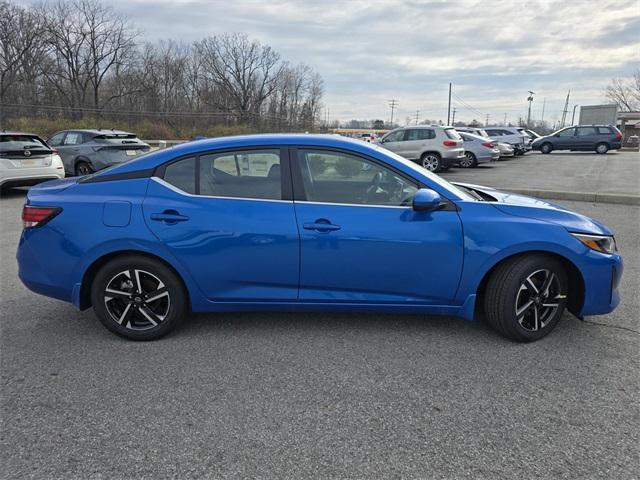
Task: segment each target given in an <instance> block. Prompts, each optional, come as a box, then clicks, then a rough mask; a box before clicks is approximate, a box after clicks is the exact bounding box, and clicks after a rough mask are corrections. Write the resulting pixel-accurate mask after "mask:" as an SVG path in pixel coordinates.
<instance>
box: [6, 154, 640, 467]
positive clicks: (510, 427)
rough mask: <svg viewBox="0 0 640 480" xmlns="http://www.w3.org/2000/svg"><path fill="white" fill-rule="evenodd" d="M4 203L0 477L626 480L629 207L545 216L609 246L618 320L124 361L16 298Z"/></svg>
mask: <svg viewBox="0 0 640 480" xmlns="http://www.w3.org/2000/svg"><path fill="white" fill-rule="evenodd" d="M519 161H520V159H516V160H515V161H514V162H519ZM525 161H526V157H525ZM464 173H465V175H466V174H467V172H464ZM456 175H457V174H456ZM479 183H480V182H479ZM485 183H486V182H485ZM23 201H24V194H23V193H20V192H13V193H11V194H9V195H8V196H6V197H4V198H2V200H0V221H1V222H2V225H3V228H2V230H1V231H0V286H1V292H2V296H1V306H0V307H1V308H0V312H1V313H0V315H1V318H0V349H1V350H0V354H1V363H2V365H1V366H2V393H1V395H2V423H3V424H2V434H1V444H2V458H1V459H0V463H1V465H2V467H1V469H2V471H1V473H0V476H1V477H3V478H11V479H15V478H37V479H40V478H47V479H51V478H56V479H57V478H64V479H69V478H82V479H92V478H94V479H110V478H154V479H156V478H167V477H178V478H219V477H244V478H254V477H256V478H308V477H314V478H330V477H331V478H347V477H349V478H407V477H412V478H418V477H420V478H474V479H475V478H491V479H496V478H553V479H561V478H603V479H612V478H616V479H630V478H637V476H638V471H639V470H638V468H639V466H640V465H639V461H638V458H639V453H640V451H639V447H638V445H639V444H640V438H639V437H640V433H639V432H640V429H639V428H638V427H639V418H640V405H639V399H640V388H639V369H638V365H639V360H640V355H639V352H640V348H639V346H640V342H639V338H640V334H639V332H640V325H639V323H640V296H638V292H639V291H640V258H639V256H640V238H639V236H638V222H639V221H640V207H637V206H629V205H612V204H600V203H599V204H589V203H578V202H556V203H562V204H564V205H566V206H567V207H570V208H572V209H575V210H577V211H579V212H582V213H584V214H587V215H590V216H593V217H595V218H598V219H600V220H603V221H604V222H605V223H607V224H608V225H609V226H610V227H612V228H613V229H614V230H615V232H616V235H617V238H618V243H619V248H620V250H621V252H622V255H623V256H624V261H625V273H624V276H623V280H622V284H621V295H622V303H621V305H620V307H619V308H618V309H617V310H616V311H615V312H614V313H612V314H609V315H605V316H602V317H590V318H588V319H587V322H582V321H580V320H578V319H576V318H574V317H572V316H571V315H565V317H564V318H563V319H562V322H561V323H560V325H559V326H558V328H557V329H556V330H555V331H554V332H553V333H552V334H551V335H550V336H548V337H547V338H545V339H544V340H542V341H540V342H537V343H534V344H527V345H523V344H516V343H512V342H509V341H507V340H504V339H503V338H501V337H499V336H498V335H496V334H495V333H493V331H491V330H490V329H489V328H488V327H487V326H485V325H484V324H482V323H469V322H465V321H463V320H459V319H454V318H439V317H425V316H417V315H413V316H398V315H383V314H345V313H340V314H290V313H286V314H285V313H269V314H265V313H256V314H248V313H247V314H216V315H202V316H197V317H194V318H192V319H191V320H190V321H189V322H187V323H186V324H185V325H184V326H183V328H181V329H180V330H179V331H177V332H176V333H175V334H173V335H171V336H170V337H167V338H166V339H163V340H161V341H157V342H152V343H132V342H128V341H125V340H122V339H120V338H118V337H115V336H113V335H112V334H110V333H109V332H107V331H106V330H105V329H104V328H103V327H102V326H101V325H100V324H99V322H98V321H97V319H96V318H95V317H94V315H93V313H92V312H91V311H87V312H84V313H80V312H77V311H76V310H75V309H74V308H73V307H72V306H71V305H68V304H65V303H62V302H58V301H55V300H52V299H49V298H45V297H40V296H37V295H35V294H32V293H31V292H29V291H28V290H26V289H25V288H24V287H23V286H22V285H21V283H20V282H19V280H18V278H17V275H16V263H15V259H14V253H15V248H16V244H17V241H18V238H19V234H20V229H21V224H20V218H19V217H20V209H21V206H22V203H23Z"/></svg>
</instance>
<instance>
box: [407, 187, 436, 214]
mask: <svg viewBox="0 0 640 480" xmlns="http://www.w3.org/2000/svg"><path fill="white" fill-rule="evenodd" d="M440 201H441V198H440V194H439V193H438V192H436V191H434V190H431V189H429V188H421V189H420V190H418V191H417V192H416V194H415V195H414V197H413V209H414V210H415V211H416V212H431V211H433V210H436V209H437V208H438V207H439V206H440Z"/></svg>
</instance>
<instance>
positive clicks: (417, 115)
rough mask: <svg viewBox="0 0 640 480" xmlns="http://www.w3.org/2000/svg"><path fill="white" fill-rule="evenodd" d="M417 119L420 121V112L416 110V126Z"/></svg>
mask: <svg viewBox="0 0 640 480" xmlns="http://www.w3.org/2000/svg"><path fill="white" fill-rule="evenodd" d="M419 119H420V110H416V125H417V124H418V120H419Z"/></svg>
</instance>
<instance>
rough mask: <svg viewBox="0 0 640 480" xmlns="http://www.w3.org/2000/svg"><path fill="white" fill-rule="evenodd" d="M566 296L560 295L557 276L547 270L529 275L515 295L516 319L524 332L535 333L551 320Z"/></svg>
mask: <svg viewBox="0 0 640 480" xmlns="http://www.w3.org/2000/svg"><path fill="white" fill-rule="evenodd" d="M565 298H566V295H563V294H562V291H561V287H560V280H559V279H558V276H557V275H556V274H555V273H554V272H552V271H551V270H548V269H541V270H536V271H535V272H533V273H532V274H531V275H529V276H528V277H527V278H526V279H525V280H524V282H522V285H520V288H519V289H518V293H517V294H516V304H515V310H516V318H517V320H518V323H519V324H520V326H521V327H522V328H524V329H525V330H529V331H530V332H536V331H538V330H542V329H543V328H545V327H546V326H547V325H548V324H549V322H550V321H551V320H552V319H553V317H554V315H555V313H556V311H557V310H558V308H559V307H560V304H561V303H562V302H563V299H565Z"/></svg>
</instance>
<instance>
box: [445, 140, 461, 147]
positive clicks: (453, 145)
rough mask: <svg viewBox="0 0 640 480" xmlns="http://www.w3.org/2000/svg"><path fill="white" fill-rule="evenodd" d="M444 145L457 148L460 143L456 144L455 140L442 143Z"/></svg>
mask: <svg viewBox="0 0 640 480" xmlns="http://www.w3.org/2000/svg"><path fill="white" fill-rule="evenodd" d="M442 144H443V145H444V146H445V147H455V146H456V145H458V142H456V141H455V140H445V141H444V142H442Z"/></svg>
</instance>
